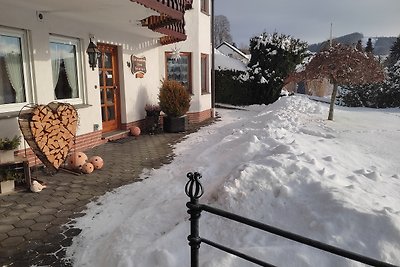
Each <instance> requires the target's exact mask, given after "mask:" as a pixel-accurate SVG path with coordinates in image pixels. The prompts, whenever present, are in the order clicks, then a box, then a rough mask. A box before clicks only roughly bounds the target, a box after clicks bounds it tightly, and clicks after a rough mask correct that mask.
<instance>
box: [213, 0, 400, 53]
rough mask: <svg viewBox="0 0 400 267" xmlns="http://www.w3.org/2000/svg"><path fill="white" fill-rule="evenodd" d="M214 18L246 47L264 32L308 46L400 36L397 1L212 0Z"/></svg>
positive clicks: (239, 44) (399, 13) (399, 5)
mask: <svg viewBox="0 0 400 267" xmlns="http://www.w3.org/2000/svg"><path fill="white" fill-rule="evenodd" d="M214 1H215V2H214V3H215V15H225V16H226V17H227V18H228V20H229V22H230V25H231V35H232V37H233V41H234V42H235V43H236V45H238V46H239V47H240V46H242V45H248V44H249V40H250V38H251V37H253V36H255V35H259V34H260V33H262V32H264V31H266V32H268V33H272V32H274V31H277V32H278V33H284V34H288V35H291V36H293V37H295V38H299V39H301V40H304V41H307V42H308V43H309V44H312V43H317V42H322V41H324V40H327V39H329V32H330V25H331V23H332V24H333V36H334V37H335V36H336V37H339V36H342V35H345V34H349V33H353V32H361V33H363V34H364V36H366V37H375V36H396V37H397V36H399V34H400V0H330V1H328V0H274V1H272V0H214Z"/></svg>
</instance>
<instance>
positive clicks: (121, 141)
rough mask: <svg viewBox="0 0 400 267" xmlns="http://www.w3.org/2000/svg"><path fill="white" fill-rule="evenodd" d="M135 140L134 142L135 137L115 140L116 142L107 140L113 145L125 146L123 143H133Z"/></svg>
mask: <svg viewBox="0 0 400 267" xmlns="http://www.w3.org/2000/svg"><path fill="white" fill-rule="evenodd" d="M135 140H136V138H135V137H125V138H120V139H116V140H109V141H108V142H110V143H114V144H125V143H128V142H131V141H135Z"/></svg>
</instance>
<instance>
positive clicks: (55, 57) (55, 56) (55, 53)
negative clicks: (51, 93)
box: [51, 45, 61, 88]
mask: <svg viewBox="0 0 400 267" xmlns="http://www.w3.org/2000/svg"><path fill="white" fill-rule="evenodd" d="M51 67H52V70H53V72H52V74H53V86H54V88H56V86H57V83H58V77H59V76H60V68H61V51H60V49H59V48H58V45H53V49H52V51H51Z"/></svg>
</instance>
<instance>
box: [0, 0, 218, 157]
mask: <svg viewBox="0 0 400 267" xmlns="http://www.w3.org/2000/svg"><path fill="white" fill-rule="evenodd" d="M209 1H210V0H200V1H193V0H169V1H164V0H130V1H129V0H114V1H109V0H85V1H82V0H68V1H55V0H29V1H26V0H0V4H1V9H0V123H1V128H0V137H3V138H4V137H12V136H14V135H15V134H19V133H20V131H19V127H18V122H17V117H18V113H19V111H20V110H21V109H22V108H23V107H24V106H25V105H27V104H29V103H35V104H48V103H50V102H52V101H61V102H67V103H70V104H73V105H74V106H75V107H76V109H77V111H78V114H79V127H78V131H77V139H76V146H75V149H77V150H85V149H87V148H91V147H94V146H96V145H99V144H101V143H103V142H105V140H104V138H105V137H106V136H109V135H111V133H114V132H118V131H121V130H127V129H129V128H130V127H131V126H136V125H137V126H141V125H142V124H143V119H144V118H145V110H144V107H145V105H146V104H147V103H149V104H154V103H157V102H158V92H159V87H160V85H161V83H160V80H162V79H163V78H173V79H177V80H179V81H181V82H182V83H183V84H185V85H186V87H187V90H189V91H190V92H191V94H192V102H191V106H190V110H189V112H188V117H189V122H194V123H196V122H200V121H203V120H205V119H207V118H210V117H211V116H212V107H211V82H210V75H211V68H210V65H211V64H209V60H210V56H211V39H210V29H211V24H210V22H211V18H210V14H211V11H210V10H209V9H210V7H211V5H210V3H209ZM90 37H92V40H93V41H94V43H95V44H96V45H97V47H98V48H99V49H100V51H101V56H100V57H99V60H98V64H97V66H96V67H94V68H93V69H92V68H91V67H90V66H89V63H88V55H87V54H86V49H87V47H88V45H89V41H90V39H89V38H90ZM174 51H175V52H174ZM177 51H180V56H181V57H180V59H177V60H175V59H173V58H174V56H176V54H177ZM134 57H137V58H139V59H137V60H132V59H134ZM144 58H145V59H144ZM134 67H135V68H137V70H141V71H143V72H139V73H132V70H133V68H134ZM22 148H24V144H22V145H21V147H20V151H19V153H20V154H22V153H23V149H22ZM31 158H32V157H31Z"/></svg>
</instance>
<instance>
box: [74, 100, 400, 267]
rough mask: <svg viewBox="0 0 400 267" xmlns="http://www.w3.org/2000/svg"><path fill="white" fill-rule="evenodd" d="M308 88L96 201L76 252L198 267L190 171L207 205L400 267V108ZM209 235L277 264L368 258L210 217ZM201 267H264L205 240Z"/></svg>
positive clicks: (91, 258)
mask: <svg viewBox="0 0 400 267" xmlns="http://www.w3.org/2000/svg"><path fill="white" fill-rule="evenodd" d="M327 109H328V106H327V105H326V104H324V103H318V102H313V101H311V100H309V99H307V98H306V97H303V96H293V97H284V98H281V99H280V100H278V101H277V102H276V103H274V104H272V105H269V106H250V107H248V111H243V110H219V111H218V112H219V113H220V115H221V116H222V121H220V122H218V123H216V124H214V125H211V126H209V127H206V128H203V129H201V130H200V131H199V132H197V133H195V134H192V135H190V137H189V138H188V139H186V140H185V141H183V142H182V143H180V144H177V145H176V148H175V153H176V155H177V156H176V158H175V160H174V161H173V163H171V164H169V165H166V166H163V167H162V168H161V169H158V170H149V171H147V172H146V173H144V174H143V175H142V178H147V177H149V179H145V180H143V182H141V183H135V184H132V185H128V186H124V187H121V188H119V189H117V190H115V191H114V192H112V193H108V194H106V195H105V196H104V197H101V198H100V199H99V201H98V202H97V203H92V204H91V205H89V209H88V210H87V215H86V216H84V217H82V218H79V219H77V223H76V227H78V228H81V229H82V230H83V231H82V233H81V234H80V235H79V236H78V237H76V238H75V239H74V243H73V246H72V247H70V248H69V249H68V252H67V254H68V255H70V256H72V257H73V259H74V261H75V266H100V267H101V266H119V267H129V266H144V267H145V266H149V267H150V266H151V267H153V266H163V267H180V266H182V267H183V266H189V261H190V259H189V246H188V244H187V239H186V238H187V235H188V233H189V221H188V214H187V213H186V207H185V203H186V202H187V201H188V198H187V197H186V195H185V193H184V185H185V183H186V181H187V179H186V173H187V172H189V171H199V172H201V173H202V175H203V178H202V183H203V186H204V188H205V195H204V196H203V197H202V199H201V201H202V202H203V203H208V204H211V205H213V206H216V207H219V208H222V209H226V210H228V211H231V212H235V213H238V214H240V215H242V216H246V217H249V218H251V219H255V220H259V221H262V222H264V223H267V224H270V225H273V226H276V227H280V228H283V229H285V230H287V231H291V232H294V233H297V234H301V235H306V236H308V237H310V238H313V239H317V240H319V241H322V242H327V243H329V244H332V245H335V246H339V247H342V248H344V249H348V250H351V251H354V252H356V253H361V254H364V255H367V256H369V257H373V258H377V259H380V260H383V261H388V262H390V263H393V264H400V259H399V257H398V255H399V254H400V253H399V252H400V204H399V203H400V202H399V200H400V195H399V193H398V192H400V179H399V178H400V165H399V164H398V163H399V162H400V154H399V153H398V151H400V142H398V140H400V111H399V110H398V109H397V110H395V109H388V110H370V109H361V108H359V109H354V108H353V109H349V108H337V109H336V111H335V112H336V113H335V121H333V122H332V121H327V120H326V119H325V118H326V116H327V114H328V110H327ZM200 225H201V227H200V234H201V235H202V236H204V237H205V238H208V239H211V240H214V241H217V242H220V243H222V244H225V245H229V246H231V247H233V248H234V249H237V250H240V251H243V252H245V253H249V254H250V255H253V256H255V257H258V258H260V259H262V260H265V261H267V262H270V263H271V264H275V265H278V266H332V267H334V266H335V267H336V266H363V265H361V264H357V263H354V262H351V261H348V260H344V259H342V258H340V257H336V256H333V255H330V254H327V253H324V252H319V251H317V250H315V249H312V248H307V247H305V246H302V245H299V244H297V243H295V242H290V241H285V240H284V239H281V238H278V237H276V236H274V235H270V234H265V233H262V232H260V231H258V230H253V229H248V228H246V227H244V226H241V225H239V224H237V223H234V222H229V221H227V220H224V219H220V218H217V217H215V216H211V215H209V214H207V213H203V214H202V217H201V223H200ZM200 259H201V264H200V266H202V267H213V266H215V267H217V266H218V267H220V266H230V267H231V266H238V267H239V266H240V267H243V266H249V267H250V266H254V265H252V264H250V263H247V262H244V261H243V260H241V259H238V258H236V257H234V256H231V255H228V254H225V253H223V252H219V251H217V250H215V249H212V248H210V247H208V246H207V245H205V244H203V245H202V246H201V250H200Z"/></svg>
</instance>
